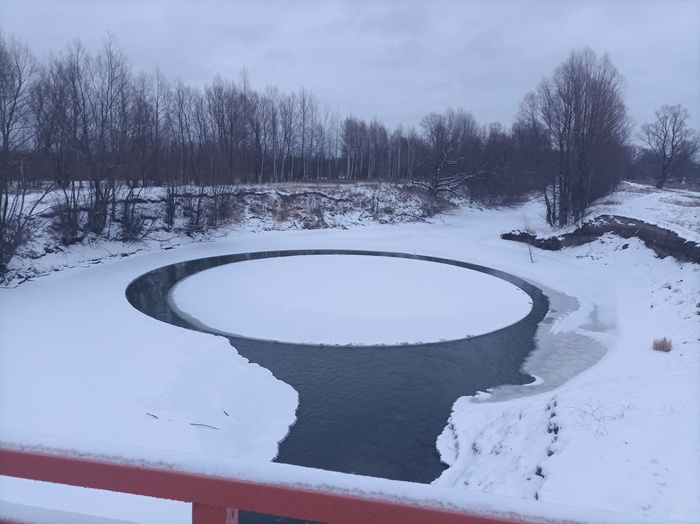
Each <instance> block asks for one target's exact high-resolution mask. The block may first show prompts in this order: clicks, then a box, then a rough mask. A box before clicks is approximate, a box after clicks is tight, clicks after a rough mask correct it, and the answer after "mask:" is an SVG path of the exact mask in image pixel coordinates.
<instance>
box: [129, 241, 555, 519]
mask: <svg viewBox="0 0 700 524" xmlns="http://www.w3.org/2000/svg"><path fill="white" fill-rule="evenodd" d="M318 254H324V255H325V254H338V255H344V254H354V255H368V256H394V257H406V258H415V259H418V260H425V261H431V262H436V263H445V264H451V265H456V266H460V267H464V268H465V269H469V270H475V271H481V272H484V273H488V274H491V275H494V276H497V277H499V278H502V279H504V280H507V281H509V282H511V283H513V284H514V285H516V286H518V287H520V288H521V289H523V290H524V291H525V292H526V293H528V295H530V297H531V298H532V301H533V308H532V311H531V312H530V313H529V314H528V315H527V316H526V317H525V318H524V319H522V320H520V321H519V322H517V323H516V324H514V325H512V326H508V327H506V328H504V329H501V330H499V331H495V332H493V333H489V334H486V335H481V336H478V337H473V338H469V339H464V340H457V341H451V342H441V343H433V344H421V345H405V346H377V347H374V346H362V347H357V346H351V347H344V346H312V345H299V344H288V343H281V342H269V341H260V340H250V339H245V338H239V337H229V338H230V340H231V344H232V345H233V346H235V347H236V349H237V350H238V352H239V353H240V354H241V355H243V356H245V357H246V358H248V359H250V360H251V361H252V362H256V363H258V364H260V365H261V366H264V367H266V368H268V369H270V370H271V371H272V373H273V374H274V375H275V376H276V377H277V378H278V379H280V380H282V381H284V382H286V383H288V384H290V385H291V386H292V387H293V388H294V389H295V390H296V391H297V392H298V393H299V408H298V410H297V422H296V424H295V425H294V426H293V427H292V428H291V430H290V433H289V436H288V437H287V438H286V439H285V440H284V442H282V444H281V445H280V451H279V456H278V457H277V461H278V462H283V463H288V464H297V465H302V466H311V467H316V468H322V469H327V470H334V471H342V472H347V473H357V474H362V475H370V476H376V477H384V478H389V479H395V480H407V481H413V482H426V483H427V482H431V481H432V480H434V479H435V478H437V477H438V476H439V475H440V473H441V472H442V471H443V470H444V466H443V465H442V464H441V463H440V460H439V455H438V453H437V450H436V448H435V440H436V438H437V436H438V435H439V434H440V433H441V432H442V430H443V428H444V427H445V425H446V423H447V419H448V417H449V415H450V411H451V408H452V404H453V403H454V401H455V400H456V399H457V398H458V397H460V396H463V395H472V394H474V393H476V392H477V391H479V390H482V391H483V390H485V389H487V388H490V387H494V386H497V385H501V384H525V383H528V382H531V381H532V377H530V376H529V375H524V374H522V373H521V372H520V367H521V365H522V363H523V361H524V359H525V357H526V356H527V355H528V353H530V351H532V350H533V349H534V337H535V331H536V329H537V324H538V323H539V322H540V321H541V320H542V319H543V318H544V316H545V315H546V313H547V309H548V301H547V298H546V297H545V296H544V294H543V293H542V292H541V291H540V290H539V289H537V288H535V287H534V286H532V285H530V284H528V283H527V282H524V281H522V280H521V279H519V278H517V277H515V276H512V275H509V274H506V273H503V272H500V271H495V270H492V269H489V268H485V267H481V266H475V265H473V264H467V263H463V262H457V261H452V260H445V259H438V258H434V257H423V256H415V255H404V254H400V253H380V252H364V251H342V250H312V251H277V252H263V253H246V254H235V255H226V256H221V257H213V258H205V259H198V260H191V261H187V262H182V263H179V264H174V265H171V266H166V267H163V268H160V269H157V270H155V271H152V272H150V273H147V274H145V275H143V276H141V277H139V278H138V279H136V280H135V281H134V282H132V283H131V285H129V287H128V288H127V291H126V294H127V298H128V300H129V301H130V302H131V304H132V305H133V306H134V307H136V308H137V309H139V310H140V311H142V312H144V313H146V314H147V315H150V316H152V317H154V318H156V319H159V320H162V321H164V322H169V323H172V324H176V325H178V326H183V327H188V328H190V329H193V328H192V326H191V325H189V324H188V323H187V322H186V321H185V320H183V319H181V318H180V317H178V316H177V314H175V313H174V312H173V311H172V310H171V309H170V307H169V306H168V300H167V296H168V292H169V290H170V289H171V288H172V286H173V285H174V284H175V283H177V281H179V280H181V279H182V278H185V277H186V276H189V275H192V274H194V273H196V272H198V271H202V270H204V269H209V268H213V267H216V266H220V265H223V264H230V263H234V262H240V261H244V260H254V259H259V258H269V257H277V256H298V255H318ZM270 519H271V520H263V519H260V518H258V517H256V516H254V515H250V514H247V515H242V516H241V522H243V523H246V522H263V521H265V522H275V521H276V520H274V519H272V518H270Z"/></svg>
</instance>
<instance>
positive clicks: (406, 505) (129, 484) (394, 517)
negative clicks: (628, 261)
mask: <svg viewBox="0 0 700 524" xmlns="http://www.w3.org/2000/svg"><path fill="white" fill-rule="evenodd" d="M0 475H5V476H11V477H19V478H24V479H31V480H39V481H45V482H54V483H59V484H67V485H71V486H80V487H85V488H96V489H102V490H109V491H116V492H121V493H129V494H133V495H146V496H150V497H156V498H162V499H171V500H179V501H183V502H189V503H192V522H193V523H194V524H205V523H207V524H215V523H216V524H224V523H225V524H236V523H237V522H238V512H239V510H245V511H253V512H257V513H267V514H272V515H279V516H286V517H293V518H298V519H310V520H315V521H321V522H329V523H348V524H350V523H353V524H354V523H359V522H362V523H365V524H373V523H403V524H411V523H416V524H418V523H425V522H431V523H434V524H497V523H508V522H511V523H512V522H516V521H515V520H512V519H507V518H502V517H495V516H486V515H478V514H474V513H467V512H461V511H455V510H447V509H441V508H436V507H430V506H421V505H419V504H418V502H416V501H413V502H411V501H403V502H398V501H394V500H383V499H380V498H375V497H368V496H365V497H362V496H358V495H348V494H343V493H335V492H333V491H332V490H323V489H310V488H302V487H297V486H290V485H274V484H267V483H259V482H250V481H246V480H239V479H235V478H225V477H218V476H212V475H204V474H198V473H192V472H187V471H180V470H177V469H171V468H170V467H168V466H167V465H163V464H157V465H155V464H144V463H138V464H130V463H123V462H110V461H105V460H95V459H92V458H90V459H86V458H79V457H75V456H66V455H60V454H48V453H44V452H37V451H26V450H22V449H7V448H0Z"/></svg>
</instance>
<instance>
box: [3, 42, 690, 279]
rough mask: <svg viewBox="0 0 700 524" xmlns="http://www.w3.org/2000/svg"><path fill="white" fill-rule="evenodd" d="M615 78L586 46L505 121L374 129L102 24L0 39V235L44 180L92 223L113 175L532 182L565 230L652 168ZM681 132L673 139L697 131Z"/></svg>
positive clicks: (436, 120)
mask: <svg viewBox="0 0 700 524" xmlns="http://www.w3.org/2000/svg"><path fill="white" fill-rule="evenodd" d="M622 85H623V79H622V77H621V76H620V74H619V73H618V71H617V69H616V68H615V67H614V66H613V65H612V63H611V61H610V59H609V58H608V57H607V55H606V56H603V57H598V56H596V55H595V53H594V52H593V51H591V50H590V49H587V48H586V49H583V50H579V51H572V52H571V54H570V56H569V58H568V59H567V60H566V61H565V62H563V63H562V64H561V65H560V66H559V67H558V68H557V70H556V71H555V72H554V73H553V75H552V76H551V77H548V78H545V79H544V80H543V81H542V83H541V84H540V85H538V86H533V90H532V91H531V92H530V93H527V94H525V96H524V98H523V102H522V104H521V108H520V111H519V112H518V114H517V115H515V119H514V123H513V124H512V126H511V127H510V128H508V127H506V126H504V125H502V124H499V123H490V124H486V125H483V124H480V123H478V122H476V120H475V119H474V117H473V116H472V114H471V113H469V112H468V111H467V110H465V109H462V108H458V107H457V108H451V109H446V110H443V111H442V112H435V113H430V114H428V115H425V117H424V118H423V119H422V121H421V123H420V126H419V129H414V128H404V127H402V126H399V127H397V128H395V129H387V127H386V126H385V125H384V124H383V123H382V122H381V121H380V120H378V119H374V120H372V121H370V122H367V121H364V120H362V119H359V118H356V117H354V116H351V115H340V114H339V113H338V111H334V110H332V109H331V108H328V107H326V106H324V105H323V104H322V101H320V100H318V98H317V97H316V96H315V95H314V94H313V93H312V92H311V91H310V90H307V89H305V88H303V89H301V90H300V91H298V92H296V93H282V92H280V91H279V90H278V89H277V88H276V87H267V88H265V90H263V91H256V90H255V89H253V88H252V87H251V80H250V78H249V76H248V74H247V72H246V71H245V70H244V71H243V72H242V73H241V74H240V77H239V78H238V79H236V80H232V79H229V78H222V77H220V76H216V77H215V78H213V79H212V80H211V82H210V83H209V84H207V85H206V86H205V87H204V88H199V87H193V86H190V85H186V84H184V83H183V82H182V81H181V80H178V79H168V78H166V77H165V76H164V75H163V74H162V73H161V72H160V71H158V70H157V71H155V72H154V73H152V74H148V73H140V74H136V73H135V72H134V71H133V69H132V67H131V65H130V63H129V61H128V59H127V57H126V56H125V55H124V53H123V52H122V51H121V49H120V48H119V45H118V43H117V41H116V39H115V38H114V37H113V36H112V35H108V36H107V37H106V38H105V41H104V44H103V47H102V48H101V49H99V50H97V51H94V52H91V51H90V50H87V49H85V48H84V47H83V45H82V44H81V43H80V42H79V41H77V40H76V41H73V42H71V43H70V44H68V46H67V47H66V48H65V49H64V50H63V51H60V52H57V53H56V54H54V55H52V56H51V57H50V58H47V59H46V60H45V61H43V62H41V61H39V60H37V59H36V58H35V56H34V55H33V53H32V52H31V50H30V49H29V48H28V46H26V45H25V44H23V43H21V42H20V41H19V40H17V39H15V38H9V39H8V38H5V37H4V36H3V35H1V34H0V127H1V129H0V133H1V134H2V150H1V158H0V215H1V216H0V235H2V237H1V238H2V243H3V245H4V246H6V247H7V246H12V245H13V242H15V243H16V241H17V239H15V240H8V238H7V235H14V236H15V237H17V236H18V233H17V229H18V228H21V227H20V225H18V224H20V223H21V220H20V218H19V217H21V216H23V214H24V215H27V213H28V210H27V209H26V207H25V206H24V201H23V200H19V199H20V198H23V197H24V196H25V195H26V192H27V191H29V190H37V189H38V188H48V184H51V186H50V187H51V191H58V192H59V193H60V194H61V195H62V197H61V198H59V199H57V200H56V201H57V202H60V210H59V211H60V213H62V214H63V215H64V220H68V221H70V220H77V218H75V217H74V218H71V213H73V214H80V213H83V214H85V215H86V217H87V218H86V220H87V225H86V226H85V227H86V228H87V229H89V230H90V231H92V232H94V233H95V234H100V233H101V232H102V231H103V230H104V228H105V226H106V224H107V220H108V214H109V210H110V206H112V207H113V206H114V201H115V199H116V194H117V191H116V188H117V187H118V186H119V185H125V186H127V187H129V188H138V187H144V186H166V187H179V186H208V187H216V186H232V185H236V184H270V183H279V182H290V181H304V182H309V181H315V180H348V181H368V180H381V181H402V182H413V183H415V184H416V185H418V186H422V187H424V188H425V189H426V190H427V191H428V193H429V194H430V195H432V197H433V198H436V199H439V198H441V197H443V196H447V195H462V196H467V197H469V198H472V199H475V200H480V201H483V202H484V203H487V204H500V203H508V202H513V201H517V200H519V199H521V198H522V197H523V196H525V195H527V194H530V193H532V192H533V191H538V192H539V193H540V194H542V195H544V197H545V202H546V206H547V209H546V214H547V220H548V221H549V222H550V223H551V224H552V225H566V224H567V223H570V222H572V221H573V222H575V221H578V220H580V219H581V218H582V217H583V213H584V211H585V209H586V208H587V206H588V205H589V203H590V202H592V201H593V200H594V199H596V198H598V197H600V196H602V195H605V194H607V193H609V192H610V191H612V190H614V188H615V187H616V186H617V184H619V182H620V181H621V180H623V179H635V178H636V179H653V180H654V181H656V180H657V179H659V178H660V177H661V176H662V171H663V168H664V167H663V165H662V164H663V162H664V161H663V159H662V158H661V157H660V156H659V155H658V154H657V152H656V151H655V150H654V147H653V142H650V147H649V148H643V147H638V146H633V145H632V142H631V141H630V136H631V133H632V127H631V124H630V121H629V118H628V116H627V111H626V108H625V104H624V96H623V89H622ZM676 107H677V108H678V110H679V111H680V112H681V116H684V115H685V117H686V119H687V112H686V113H685V114H684V113H683V110H682V109H681V108H679V107H678V106H676ZM665 108H666V109H669V108H668V106H665ZM686 119H684V120H683V129H684V130H686V131H688V129H687V125H686V122H685V120H686ZM683 137H684V138H683V140H684V141H685V142H683V143H684V144H685V145H686V146H687V145H688V144H690V143H691V142H693V139H696V136H695V137H694V135H693V134H692V132H691V134H690V135H687V134H686V135H683ZM678 160H680V159H679V158H676V164H677V165H676V164H674V165H671V166H670V167H668V169H667V170H666V172H665V173H666V174H664V175H663V176H665V180H677V181H684V182H688V183H699V182H700V166H698V162H697V158H696V157H695V151H691V152H690V154H688V155H687V158H685V159H683V160H684V161H682V162H678ZM669 169H670V173H669ZM664 183H665V181H664ZM57 205H58V204H57ZM18 221H19V222H18ZM20 236H21V235H20ZM13 238H14V237H13ZM69 238H74V239H77V238H78V236H73V237H70V236H69ZM69 241H70V240H69ZM74 241H75V240H74ZM8 249H9V248H8ZM0 258H2V259H4V260H5V261H6V259H7V253H6V254H5V256H2V254H1V253H0ZM2 263H3V260H0V265H2Z"/></svg>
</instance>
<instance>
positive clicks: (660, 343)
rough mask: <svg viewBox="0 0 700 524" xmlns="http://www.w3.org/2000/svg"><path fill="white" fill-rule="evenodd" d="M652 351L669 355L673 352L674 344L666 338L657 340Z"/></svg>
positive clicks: (652, 346)
mask: <svg viewBox="0 0 700 524" xmlns="http://www.w3.org/2000/svg"><path fill="white" fill-rule="evenodd" d="M651 349H653V350H654V351H663V352H664V353H668V352H669V351H671V349H673V342H671V340H670V339H668V338H666V337H663V338H655V339H654V342H653V343H652V345H651Z"/></svg>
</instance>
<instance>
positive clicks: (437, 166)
mask: <svg viewBox="0 0 700 524" xmlns="http://www.w3.org/2000/svg"><path fill="white" fill-rule="evenodd" d="M421 127H422V128H423V138H424V140H425V146H426V157H427V160H428V164H429V165H430V166H431V167H432V176H431V178H430V180H429V181H428V182H422V181H420V182H417V183H418V184H419V185H422V186H424V187H426V188H427V189H428V190H429V191H430V192H431V193H433V195H435V196H437V195H438V194H439V193H442V192H450V193H456V190H457V188H459V187H460V186H463V185H464V184H465V183H466V182H467V180H469V179H471V178H473V177H475V176H478V175H479V174H481V173H482V169H481V167H479V166H477V167H474V166H471V165H470V162H468V160H470V156H471V155H472V153H473V152H474V151H473V149H474V146H475V145H476V143H477V142H478V141H479V128H478V126H477V124H476V121H475V120H474V117H473V116H472V114H471V113H466V112H464V111H463V110H461V109H458V110H453V109H448V110H447V111H446V112H445V113H442V114H438V113H430V114H429V115H427V116H425V117H423V119H422V120H421Z"/></svg>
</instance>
